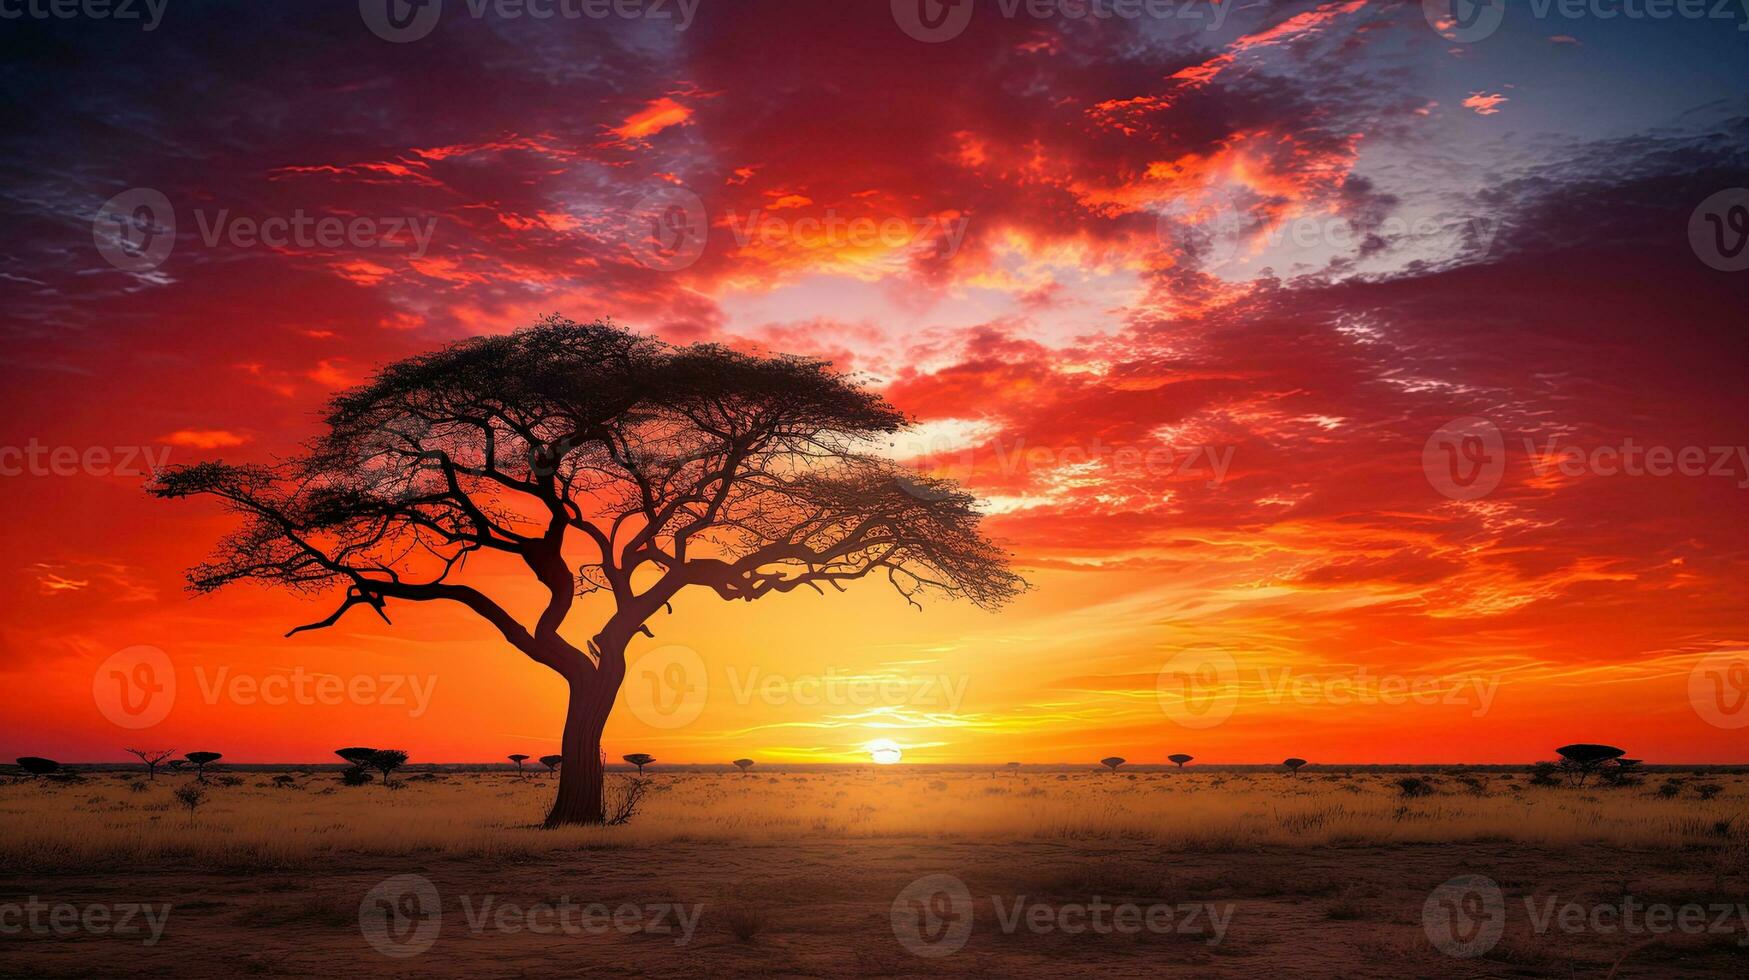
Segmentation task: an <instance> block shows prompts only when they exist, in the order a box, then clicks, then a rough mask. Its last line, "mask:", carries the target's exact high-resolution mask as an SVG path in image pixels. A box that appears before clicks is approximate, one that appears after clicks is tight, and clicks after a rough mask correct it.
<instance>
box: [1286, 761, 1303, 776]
mask: <svg viewBox="0 0 1749 980" xmlns="http://www.w3.org/2000/svg"><path fill="white" fill-rule="evenodd" d="M1281 764H1282V765H1284V766H1286V767H1287V771H1288V774H1289V775H1298V774H1299V771H1300V767H1301V766H1303V765H1305V764H1306V760H1304V759H1283V760H1282V762H1281Z"/></svg>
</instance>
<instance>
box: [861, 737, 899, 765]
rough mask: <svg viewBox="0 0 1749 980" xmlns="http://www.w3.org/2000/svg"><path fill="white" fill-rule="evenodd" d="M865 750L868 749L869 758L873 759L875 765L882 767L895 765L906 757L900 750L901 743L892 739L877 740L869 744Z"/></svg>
mask: <svg viewBox="0 0 1749 980" xmlns="http://www.w3.org/2000/svg"><path fill="white" fill-rule="evenodd" d="M865 748H867V749H868V756H869V758H871V759H873V760H874V761H875V764H876V765H880V766H890V765H893V764H894V763H897V762H898V761H899V760H900V759H901V758H903V757H904V755H905V753H904V752H903V751H901V750H900V749H899V743H897V742H895V741H893V740H892V739H890V738H877V739H875V740H874V741H872V742H870V743H868V745H867V746H865Z"/></svg>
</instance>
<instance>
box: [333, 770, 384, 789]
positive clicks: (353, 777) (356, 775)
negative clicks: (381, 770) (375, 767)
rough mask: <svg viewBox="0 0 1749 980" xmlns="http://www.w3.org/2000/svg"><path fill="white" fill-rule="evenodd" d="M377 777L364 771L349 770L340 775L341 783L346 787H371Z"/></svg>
mask: <svg viewBox="0 0 1749 980" xmlns="http://www.w3.org/2000/svg"><path fill="white" fill-rule="evenodd" d="M375 780H376V777H375V776H372V775H371V774H370V773H368V772H365V771H364V770H363V769H348V770H346V771H345V772H343V773H341V774H340V782H341V784H342V785H345V786H369V785H370V784H371V783H372V782H375Z"/></svg>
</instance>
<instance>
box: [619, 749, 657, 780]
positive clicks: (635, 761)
mask: <svg viewBox="0 0 1749 980" xmlns="http://www.w3.org/2000/svg"><path fill="white" fill-rule="evenodd" d="M620 758H622V759H624V760H625V761H627V762H629V763H631V764H632V765H634V766H637V767H638V775H640V776H642V775H643V774H644V767H645V766H647V765H649V764H650V763H652V762H655V761H656V758H655V756H651V755H645V754H644V753H642V752H633V753H632V754H631V755H626V756H621V757H620Z"/></svg>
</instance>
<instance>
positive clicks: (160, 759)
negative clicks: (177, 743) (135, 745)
mask: <svg viewBox="0 0 1749 980" xmlns="http://www.w3.org/2000/svg"><path fill="white" fill-rule="evenodd" d="M128 754H129V755H136V756H139V757H140V761H141V762H142V763H145V766H146V777H147V778H148V779H157V778H158V767H159V766H161V765H163V764H164V760H165V759H168V758H170V757H171V756H173V755H175V754H176V750H175V749H128Z"/></svg>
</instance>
